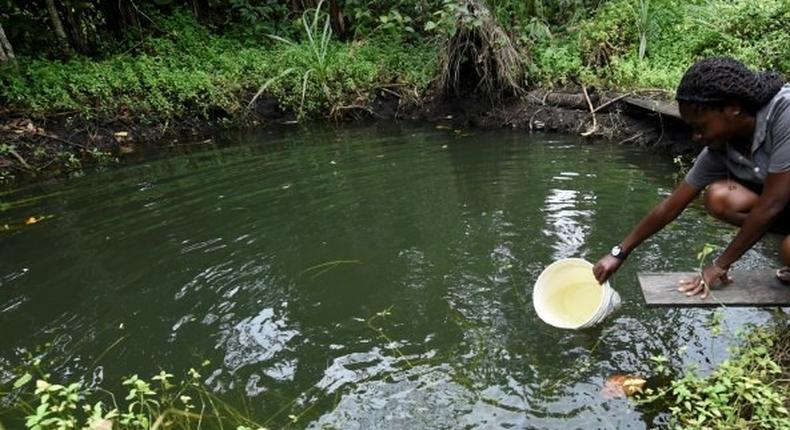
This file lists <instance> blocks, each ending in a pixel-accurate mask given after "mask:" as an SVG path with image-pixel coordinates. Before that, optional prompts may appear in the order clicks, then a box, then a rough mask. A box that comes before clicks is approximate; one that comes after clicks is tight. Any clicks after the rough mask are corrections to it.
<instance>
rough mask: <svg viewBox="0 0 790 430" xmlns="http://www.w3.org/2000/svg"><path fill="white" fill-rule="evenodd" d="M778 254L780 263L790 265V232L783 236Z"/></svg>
mask: <svg viewBox="0 0 790 430" xmlns="http://www.w3.org/2000/svg"><path fill="white" fill-rule="evenodd" d="M779 255H780V256H781V257H782V263H783V264H784V265H785V266H790V234H789V235H787V236H785V239H784V240H783V241H782V245H781V246H779Z"/></svg>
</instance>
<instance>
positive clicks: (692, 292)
mask: <svg viewBox="0 0 790 430" xmlns="http://www.w3.org/2000/svg"><path fill="white" fill-rule="evenodd" d="M719 282H721V283H722V284H729V283H730V282H732V278H730V275H729V274H728V273H727V270H726V269H722V268H721V267H718V266H716V265H715V264H709V265H707V266H705V268H704V269H702V272H701V273H700V274H699V275H697V276H694V277H693V278H691V279H681V280H680V281H678V284H680V287H678V291H680V292H681V293H686V295H687V296H696V295H697V294H700V293H702V295H701V296H700V298H701V299H704V298H706V297H708V293H710V287H715V286H716V285H717V284H718V283H719Z"/></svg>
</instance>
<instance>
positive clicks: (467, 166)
mask: <svg viewBox="0 0 790 430" xmlns="http://www.w3.org/2000/svg"><path fill="white" fill-rule="evenodd" d="M222 139H225V140H227V141H233V142H234V143H235V145H233V146H230V147H228V148H227V149H223V150H214V151H207V152H201V153H195V154H185V155H181V156H175V157H171V158H167V159H164V160H159V161H152V162H149V163H145V164H142V165H139V166H135V167H129V168H124V169H119V170H116V171H113V172H105V173H101V174H96V175H92V176H88V177H85V178H81V179H76V180H71V181H67V182H64V183H53V184H41V185H37V186H35V187H30V188H28V189H23V190H18V191H16V192H12V193H10V194H8V195H5V196H4V197H3V200H4V201H17V200H21V199H24V198H27V197H37V196H41V197H40V198H36V199H34V200H29V201H28V202H27V203H25V204H24V205H18V206H12V208H11V209H10V210H7V211H5V212H3V213H0V225H2V224H9V225H11V226H14V227H18V228H15V229H12V230H11V231H9V232H7V233H3V236H0V327H2V330H0V342H2V344H3V345H4V346H5V348H3V350H2V352H0V379H3V380H6V381H7V380H8V379H9V378H10V374H9V373H7V369H8V368H10V367H12V366H13V365H14V364H15V363H16V362H18V360H19V357H20V356H21V355H23V353H24V351H26V350H31V349H33V348H34V347H35V346H37V345H40V344H43V343H45V342H52V346H51V347H50V349H49V351H48V352H47V357H49V358H52V359H53V361H54V362H55V363H56V364H55V369H54V371H55V374H56V375H59V376H63V377H66V378H78V377H79V376H80V375H87V376H88V377H89V378H91V377H92V375H94V374H96V375H99V376H98V377H100V378H104V380H105V381H117V380H118V378H119V377H120V376H121V375H128V374H132V373H140V374H142V375H151V374H154V373H158V371H159V370H160V368H163V369H167V370H169V371H170V372H171V373H175V374H183V373H184V372H185V371H186V369H189V368H190V367H196V366H199V365H200V364H201V363H203V362H204V361H207V362H208V363H210V364H208V369H206V370H205V371H203V372H201V373H203V374H204V375H206V377H205V382H206V384H207V385H208V386H209V387H210V388H211V389H213V390H215V391H216V392H217V393H219V394H220V395H223V396H226V398H227V399H228V401H230V402H231V403H233V402H239V400H238V399H239V398H240V396H244V397H245V400H244V402H243V404H244V407H245V408H249V410H250V413H251V414H252V415H253V416H255V417H256V418H257V419H258V421H260V422H262V423H266V425H267V426H270V427H274V428H278V427H282V426H285V425H289V424H291V419H289V418H288V416H289V415H292V416H294V417H297V423H296V424H295V426H296V427H307V428H325V427H333V428H343V429H348V428H350V429H353V428H359V429H367V428H418V429H422V428H495V427H496V428H498V427H506V428H525V427H529V428H622V427H629V428H647V427H649V425H650V423H649V422H647V419H646V418H645V417H643V416H642V415H641V413H640V412H639V411H637V410H635V409H634V407H633V405H631V404H630V403H628V401H626V400H623V399H615V400H606V399H604V398H602V397H601V396H600V393H599V390H600V387H601V385H602V384H603V381H604V380H605V379H606V378H607V377H608V376H609V375H611V374H614V373H630V374H643V375H649V374H650V357H651V356H653V355H658V354H661V355H665V356H667V357H668V358H669V359H670V365H671V366H673V367H675V368H681V367H682V366H684V365H687V364H690V363H694V364H700V365H701V371H702V372H706V371H709V369H711V368H712V366H713V365H715V364H716V363H717V362H719V361H721V360H722V359H723V358H724V357H726V347H727V345H728V344H729V343H730V342H729V337H727V336H725V337H724V338H723V339H719V338H717V339H713V338H712V337H711V336H710V332H709V329H708V328H707V322H708V320H709V319H710V317H711V313H712V312H713V311H712V310H704V309H702V310H701V309H648V308H646V307H645V306H644V305H643V301H642V297H641V294H640V292H639V290H638V287H637V285H636V273H637V271H659V270H661V271H667V270H687V269H688V268H689V267H693V266H694V265H696V261H695V255H696V253H697V252H698V251H699V248H700V247H701V245H702V244H704V243H713V244H715V245H717V246H720V247H721V246H723V245H725V244H726V243H727V242H728V240H729V239H730V238H732V235H733V234H734V230H732V229H729V228H728V227H725V226H723V225H722V224H720V223H719V222H718V221H715V220H713V219H711V218H710V217H707V216H706V215H704V214H703V212H702V211H701V210H700V208H699V206H693V207H691V208H690V209H689V210H688V211H687V213H685V214H684V215H683V216H682V217H681V218H680V219H678V221H677V222H675V223H673V224H672V225H671V226H670V227H668V228H667V229H665V230H664V231H662V232H661V233H659V234H658V235H656V236H655V237H654V238H652V239H651V240H649V241H647V242H646V243H645V244H644V245H643V246H642V247H640V248H639V249H638V250H637V251H636V252H635V253H634V254H633V255H632V256H631V257H630V258H629V261H628V264H626V265H625V266H624V267H623V269H622V270H621V271H620V272H619V273H618V274H617V275H616V277H615V278H614V280H613V287H614V288H615V289H617V290H618V291H619V293H620V294H621V296H622V297H623V300H624V305H623V306H622V307H621V309H620V310H619V311H618V312H617V313H615V314H614V316H613V317H612V318H611V319H609V320H607V321H606V322H605V323H604V324H602V325H601V326H599V327H596V328H593V329H589V330H585V331H575V332H574V331H563V330H559V329H555V328H553V327H549V326H547V325H545V324H543V323H542V322H541V321H540V320H539V319H538V318H537V316H536V315H535V313H534V310H533V309H532V304H531V292H532V284H533V283H534V282H535V280H536V278H537V276H538V275H539V273H540V272H541V270H542V269H543V268H544V267H545V266H547V265H548V264H550V263H551V262H553V261H554V260H556V259H559V258H565V257H582V258H586V259H588V260H591V261H594V260H595V259H597V258H598V257H599V256H600V255H602V254H604V253H606V252H607V251H608V250H609V249H610V248H611V246H612V245H613V244H615V243H616V242H617V241H618V240H620V239H621V238H622V237H623V236H624V235H625V234H626V233H627V232H628V230H629V229H630V228H631V226H633V225H634V224H635V223H636V222H637V221H638V220H639V218H640V217H641V216H642V215H643V214H644V213H645V212H646V211H647V210H649V209H650V208H651V207H652V206H653V205H654V204H656V203H657V202H658V201H660V199H661V198H663V197H664V196H666V194H667V193H668V192H669V190H671V189H672V187H673V183H672V180H673V179H672V178H673V173H674V168H673V166H672V163H671V161H670V160H669V159H668V158H664V157H659V156H656V155H655V154H650V153H645V152H644V151H643V150H640V149H637V148H628V147H622V146H614V145H608V144H605V143H599V144H595V145H589V144H582V143H580V142H577V141H576V140H575V139H573V138H564V137H557V136H529V135H525V134H523V133H521V132H511V131H496V132H475V133H473V134H471V135H466V134H463V135H457V134H456V133H452V132H450V133H448V132H444V131H439V130H434V129H426V128H420V127H410V126H396V125H375V126H371V127H364V128H360V127H352V128H341V129H324V130H314V131H309V132H308V131H299V132H297V131H292V132H282V133H274V132H272V131H270V130H266V131H262V132H261V131H256V132H249V133H235V134H230V135H227V136H224V137H222V138H221V139H220V140H222ZM41 214H52V215H54V217H53V218H51V219H48V220H46V221H45V222H42V223H39V224H36V225H33V226H27V227H22V226H21V220H24V219H25V218H26V217H28V216H31V215H41ZM777 244H778V240H777V239H776V238H768V239H766V240H764V241H763V242H761V243H760V244H759V245H758V246H757V247H756V248H755V249H754V250H752V251H750V252H749V253H748V254H747V255H746V256H745V257H744V258H743V259H742V261H741V262H739V263H738V264H739V266H740V267H763V266H771V265H775V264H777V262H778V259H777V253H776V246H777ZM722 315H723V322H724V328H725V333H733V332H734V331H735V330H737V328H738V327H740V326H741V325H742V324H744V323H746V322H750V321H764V320H766V319H768V318H770V315H769V314H768V313H767V312H763V311H759V310H748V309H725V310H723V311H722ZM119 339H120V340H119Z"/></svg>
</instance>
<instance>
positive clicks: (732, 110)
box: [723, 103, 743, 117]
mask: <svg viewBox="0 0 790 430" xmlns="http://www.w3.org/2000/svg"><path fill="white" fill-rule="evenodd" d="M723 112H724V114H725V115H727V116H729V117H737V116H741V115H742V114H743V107H741V105H739V104H737V103H728V104H726V105H724V109H723Z"/></svg>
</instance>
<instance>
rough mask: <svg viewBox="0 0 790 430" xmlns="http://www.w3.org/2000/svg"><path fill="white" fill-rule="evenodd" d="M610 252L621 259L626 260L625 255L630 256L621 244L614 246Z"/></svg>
mask: <svg viewBox="0 0 790 430" xmlns="http://www.w3.org/2000/svg"><path fill="white" fill-rule="evenodd" d="M609 254H611V255H612V257H614V258H616V259H618V260H620V261H623V260H625V257H627V256H628V253H627V252H625V249H623V247H622V246H620V245H615V246H614V248H612V250H611V251H610V252H609Z"/></svg>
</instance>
